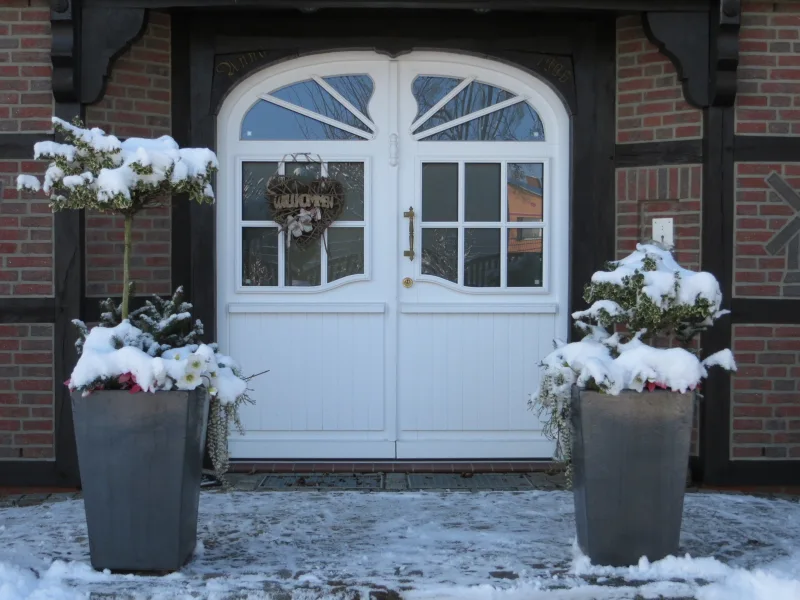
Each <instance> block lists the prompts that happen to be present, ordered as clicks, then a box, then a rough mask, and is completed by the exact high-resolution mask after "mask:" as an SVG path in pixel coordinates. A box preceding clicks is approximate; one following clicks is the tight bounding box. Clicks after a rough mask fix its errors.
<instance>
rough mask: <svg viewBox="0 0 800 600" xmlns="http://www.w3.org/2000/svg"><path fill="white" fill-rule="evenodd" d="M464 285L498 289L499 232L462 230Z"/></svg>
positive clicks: (492, 230)
mask: <svg viewBox="0 0 800 600" xmlns="http://www.w3.org/2000/svg"><path fill="white" fill-rule="evenodd" d="M464 285H465V286H467V287H500V230H499V229H465V230H464Z"/></svg>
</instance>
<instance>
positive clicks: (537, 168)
mask: <svg viewBox="0 0 800 600" xmlns="http://www.w3.org/2000/svg"><path fill="white" fill-rule="evenodd" d="M507 179H508V182H507V186H508V220H509V222H514V221H528V222H530V221H541V220H543V219H544V201H543V190H544V165H543V164H542V163H509V164H508V174H507Z"/></svg>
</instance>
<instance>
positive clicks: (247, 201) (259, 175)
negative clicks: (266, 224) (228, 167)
mask: <svg viewBox="0 0 800 600" xmlns="http://www.w3.org/2000/svg"><path fill="white" fill-rule="evenodd" d="M277 172H278V163H274V162H246V163H243V164H242V219H243V220H244V221H270V220H272V211H271V210H270V209H269V204H268V203H267V197H266V195H265V192H266V188H267V180H268V179H269V178H270V177H272V176H273V175H274V174H275V173H277Z"/></svg>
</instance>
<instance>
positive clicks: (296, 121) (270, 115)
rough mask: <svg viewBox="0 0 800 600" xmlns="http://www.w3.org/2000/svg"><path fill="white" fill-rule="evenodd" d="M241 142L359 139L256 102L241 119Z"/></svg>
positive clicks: (329, 126) (297, 115) (263, 102)
mask: <svg viewBox="0 0 800 600" xmlns="http://www.w3.org/2000/svg"><path fill="white" fill-rule="evenodd" d="M240 137H241V139H243V140H356V141H357V140H363V139H364V138H363V137H361V136H358V135H355V134H353V133H350V132H348V131H345V130H344V129H339V128H338V127H334V126H333V125H327V124H326V123H322V122H321V121H317V120H316V119H312V118H311V117H307V116H305V115H301V114H300V113H296V112H294V111H292V110H289V109H288V108H283V107H282V106H278V105H277V104H273V103H272V102H267V101H266V100H259V101H258V102H256V103H255V104H254V105H253V107H252V108H251V109H250V110H249V111H248V112H247V114H246V115H245V117H244V119H243V120H242V131H241V136H240Z"/></svg>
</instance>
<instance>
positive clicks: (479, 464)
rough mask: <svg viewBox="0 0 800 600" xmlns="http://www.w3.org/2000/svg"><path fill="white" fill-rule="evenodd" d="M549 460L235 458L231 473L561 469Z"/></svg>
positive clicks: (442, 471)
mask: <svg viewBox="0 0 800 600" xmlns="http://www.w3.org/2000/svg"><path fill="white" fill-rule="evenodd" d="M560 469H561V467H560V465H559V463H556V462H553V461H549V460H506V461H498V460H473V461H446V460H445V461H442V460H436V461H420V460H414V461H411V460H393V461H387V460H383V461H369V460H357V461H355V460H345V461H322V460H296V461H291V460H281V461H267V460H260V461H253V460H238V461H237V460H231V464H230V472H231V473H531V472H535V471H551V470H560Z"/></svg>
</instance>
